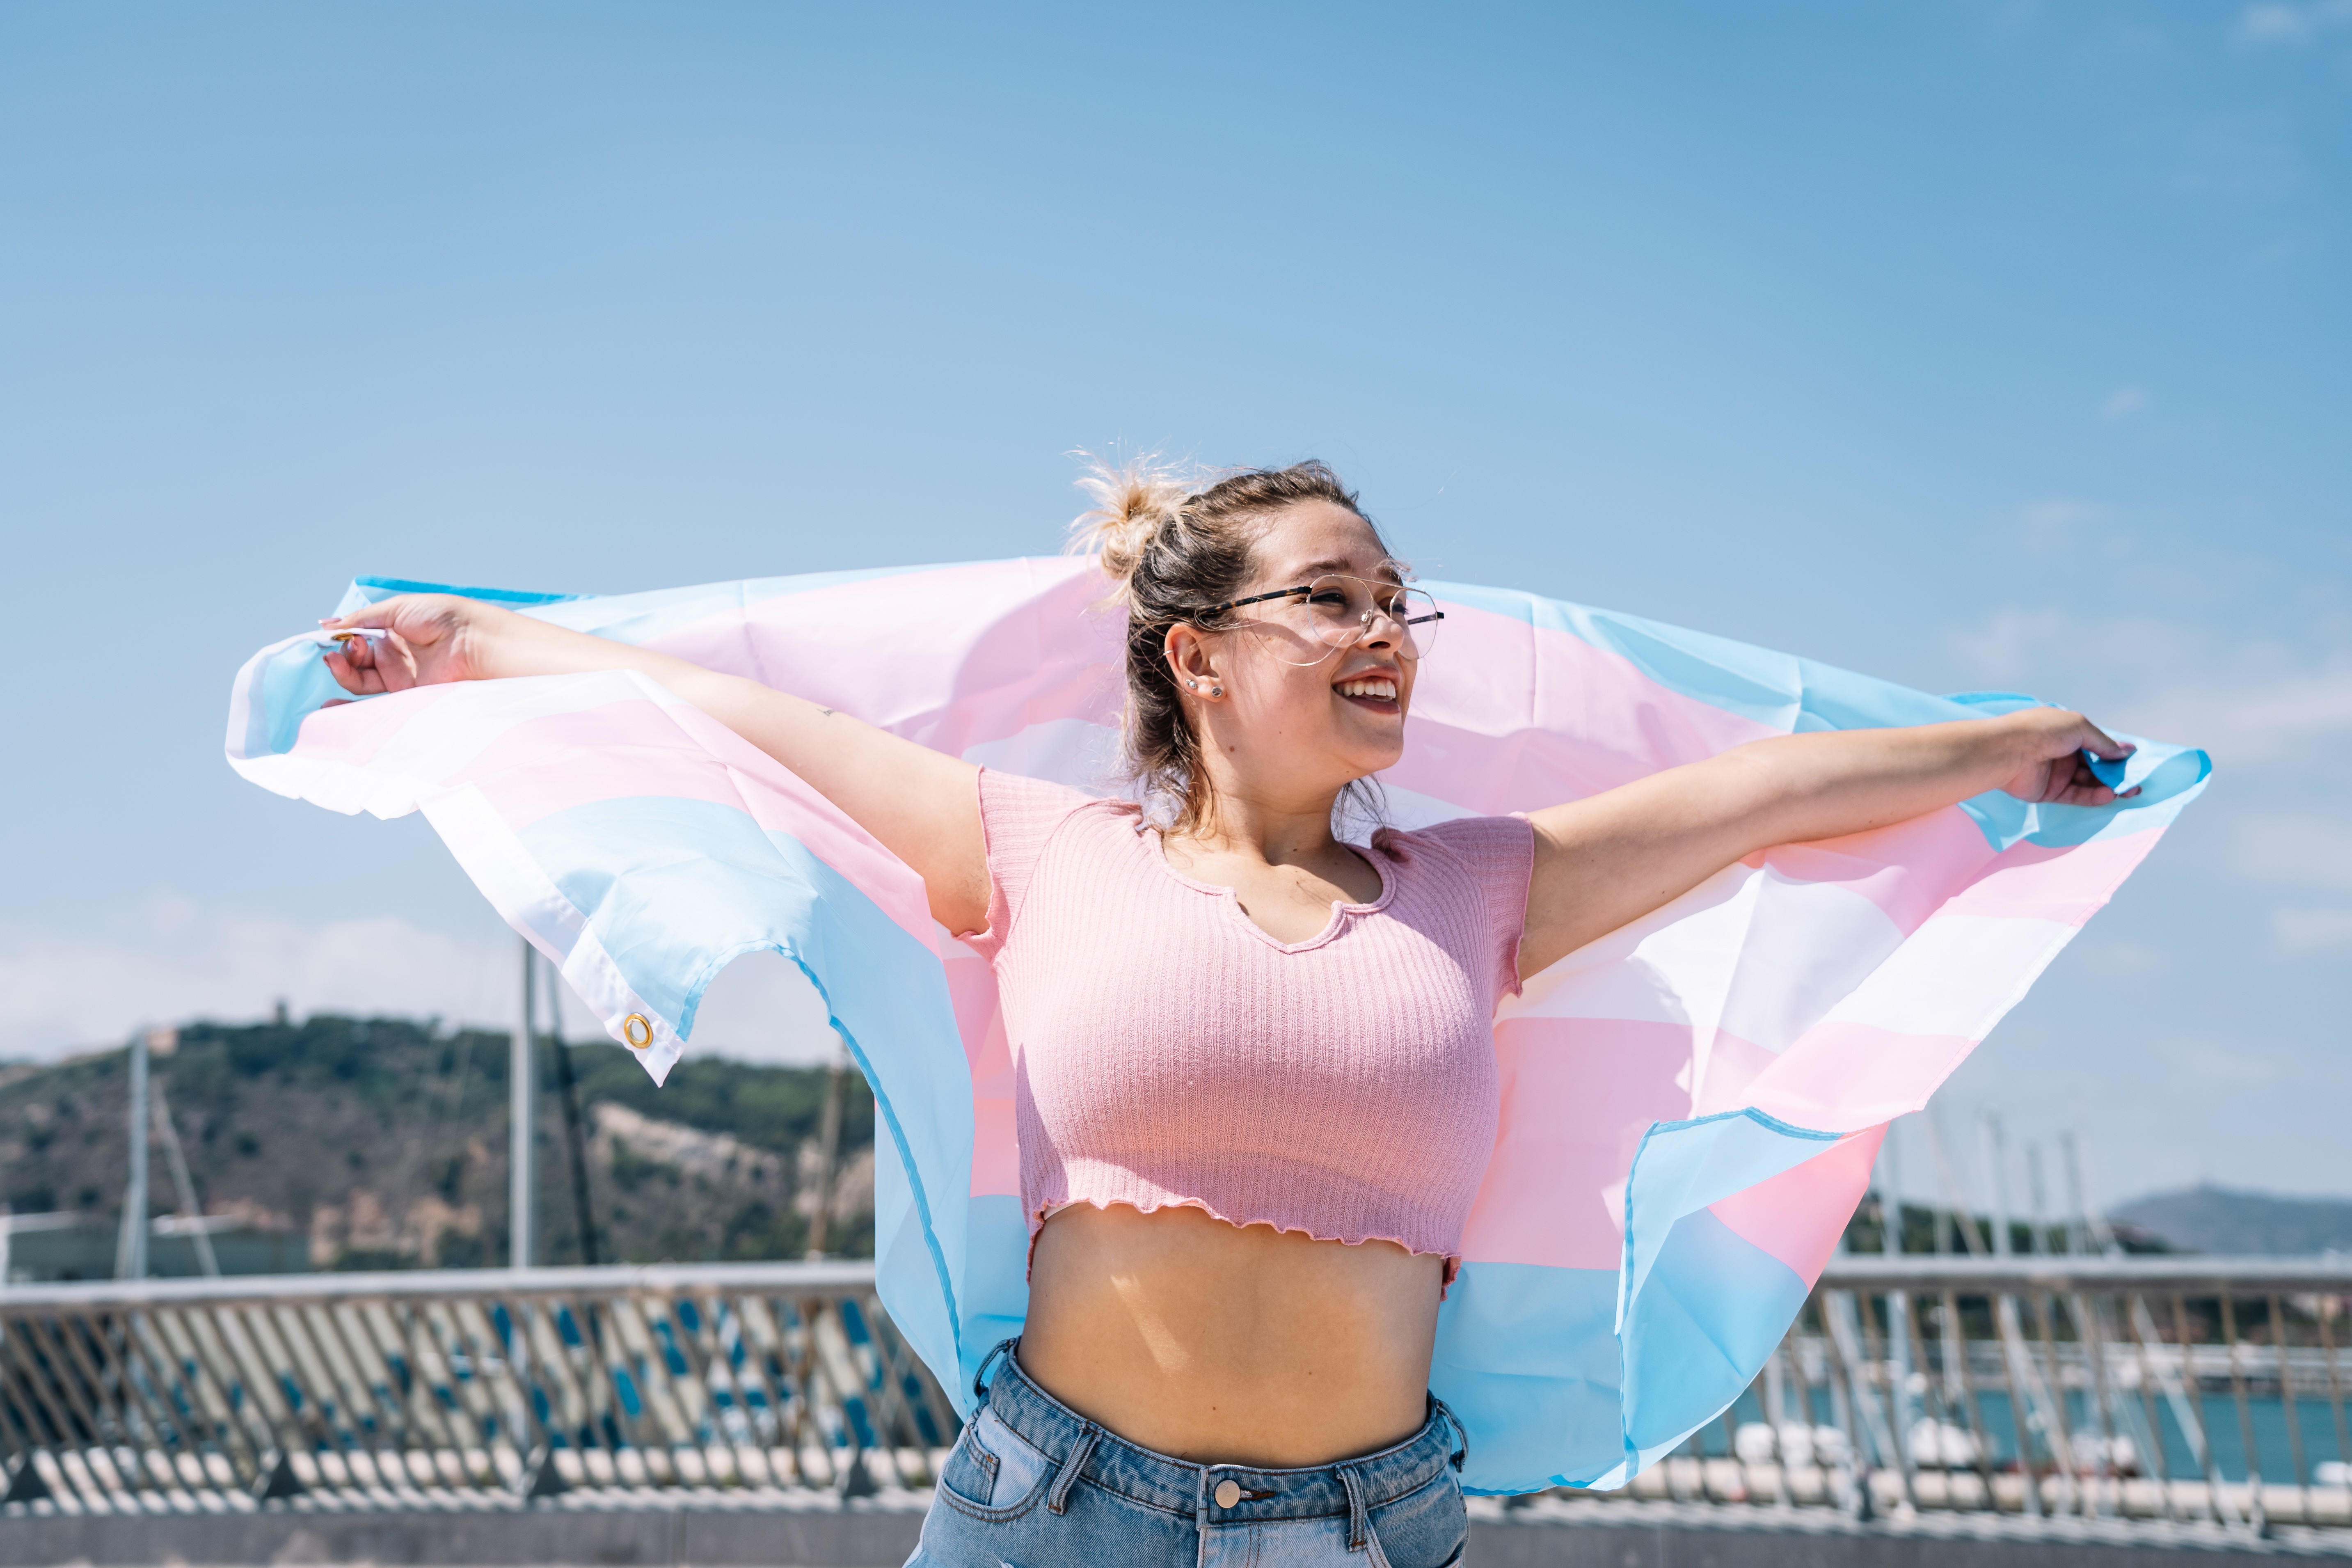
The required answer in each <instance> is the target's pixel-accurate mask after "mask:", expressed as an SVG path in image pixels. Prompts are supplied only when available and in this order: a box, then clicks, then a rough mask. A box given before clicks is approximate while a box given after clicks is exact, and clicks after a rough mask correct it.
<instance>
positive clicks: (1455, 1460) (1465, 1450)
mask: <svg viewBox="0 0 2352 1568" xmlns="http://www.w3.org/2000/svg"><path fill="white" fill-rule="evenodd" d="M1429 1403H1430V1405H1431V1407H1432V1409H1433V1411H1434V1412H1435V1413H1436V1414H1437V1415H1443V1416H1444V1417H1445V1424H1446V1425H1447V1426H1451V1427H1453V1428H1454V1452H1453V1453H1452V1454H1451V1455H1450V1456H1448V1457H1447V1460H1446V1462H1447V1463H1448V1464H1451V1465H1452V1466H1453V1467H1454V1468H1455V1469H1456V1470H1459V1469H1460V1468H1462V1461H1463V1460H1464V1459H1465V1458H1469V1456H1470V1429H1469V1428H1468V1427H1466V1426H1463V1425H1462V1418H1461V1417H1460V1416H1458V1415H1454V1411H1453V1410H1452V1408H1451V1407H1450V1406H1448V1405H1446V1403H1445V1401H1444V1400H1443V1399H1440V1398H1438V1397H1437V1395H1435V1394H1431V1395H1430V1396H1429Z"/></svg>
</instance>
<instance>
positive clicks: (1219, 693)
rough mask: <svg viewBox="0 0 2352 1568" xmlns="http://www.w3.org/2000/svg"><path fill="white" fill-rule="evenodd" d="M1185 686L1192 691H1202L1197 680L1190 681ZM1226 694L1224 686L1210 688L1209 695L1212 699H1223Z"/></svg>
mask: <svg viewBox="0 0 2352 1568" xmlns="http://www.w3.org/2000/svg"><path fill="white" fill-rule="evenodd" d="M1184 684H1185V686H1186V687H1187V688H1189V689H1192V690H1194V691H1198V690H1200V689H1201V683H1200V682H1199V681H1197V680H1188V681H1186V682H1185V683H1184ZM1224 694H1225V689H1224V688H1223V687H1222V686H1212V687H1211V688H1209V695H1210V696H1212V697H1223V695H1224Z"/></svg>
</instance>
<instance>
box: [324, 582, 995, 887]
mask: <svg viewBox="0 0 2352 1568" xmlns="http://www.w3.org/2000/svg"><path fill="white" fill-rule="evenodd" d="M320 625H321V626H325V627H326V629H327V630H329V631H350V630H356V629H358V628H360V627H362V626H365V627H374V628H380V629H381V630H383V632H385V633H386V634H388V635H386V636H384V637H380V638H368V637H352V638H349V639H347V640H345V641H344V642H343V643H342V645H341V647H340V648H338V649H337V650H336V651H335V652H332V653H330V654H329V655H327V660H326V662H327V668H328V669H329V670H330V671H331V672H332V673H333V675H334V677H335V679H336V680H337V681H338V682H340V683H341V686H342V688H343V689H344V690H346V691H351V692H356V693H359V694H361V695H363V696H367V695H373V694H374V693H377V692H382V691H401V690H405V689H407V688H409V687H412V686H430V685H434V684H436V683H437V682H441V681H446V680H483V679H490V678H492V677H497V676H509V675H572V674H578V673H582V672H584V671H588V670H596V669H635V670H641V671H643V672H644V673H645V674H646V675H649V676H651V677H652V678H653V679H656V680H658V681H660V682H661V683H662V684H663V685H664V686H666V687H667V688H668V689H670V690H671V691H673V692H676V693H677V695H678V696H680V697H682V698H684V699H685V700H688V702H691V703H693V704H694V705H695V706H696V707H698V708H699V709H701V710H703V711H704V712H706V713H708V714H709V715H710V716H711V717H712V718H714V719H716V720H718V721H719V722H720V723H722V724H724V725H726V726H727V727H728V728H729V729H730V730H732V731H735V732H736V733H737V734H739V735H740V736H742V737H743V738H744V739H745V740H747V741H749V742H751V744H753V745H755V746H757V747H759V748H760V750H761V751H763V752H767V753H768V755H770V756H772V757H773V758H775V759H776V761H778V762H780V763H783V764H784V766H786V767H788V768H790V769H791V770H792V771H793V773H797V774H799V775H800V776H801V777H802V778H803V779H804V780H806V781H807V783H808V784H809V786H810V787H811V788H813V789H814V790H815V791H816V792H817V793H818V794H820V795H824V797H825V799H827V800H829V801H831V802H833V804H834V805H837V806H839V807H840V808H841V809H842V810H843V811H844V812H845V813H847V814H848V815H849V816H850V817H851V818H852V819H853V820H854V821H856V823H857V824H858V826H861V827H863V828H865V829H866V831H867V832H868V833H871V834H872V835H874V837H877V838H878V839H880V840H881V841H882V844H883V847H886V848H887V849H888V850H889V851H890V852H891V853H892V854H893V855H896V856H898V858H899V859H901V860H904V861H905V862H906V863H907V864H908V865H909V866H911V867H913V868H915V872H916V874H917V875H918V876H919V877H921V878H922V879H923V886H924V888H925V889H927V890H928V891H929V895H930V903H931V916H932V918H933V919H934V920H937V921H939V922H940V924H941V925H943V926H946V927H947V928H948V929H949V930H950V931H958V932H961V931H977V930H979V929H980V928H981V927H982V926H983V925H985V924H987V922H988V867H987V861H986V858H985V851H984V848H983V845H982V838H981V831H980V796H979V788H978V784H977V774H978V773H979V770H978V769H976V768H974V767H973V766H972V765H971V763H967V762H963V761H961V759H959V758H955V757H950V756H947V755H945V754H944V753H942V752H934V751H932V750H931V749H930V748H929V747H928V746H921V745H918V744H916V743H915V742H912V741H905V740H901V739H899V738H898V736H896V735H893V734H891V733H890V732H889V731H886V730H877V729H876V728H875V727H874V726H873V725H871V724H867V723H864V722H861V721H858V720H856V719H853V718H851V717H849V715H847V714H846V713H836V712H835V711H834V710H832V709H830V708H822V707H819V706H818V705H817V704H815V703H814V702H811V701H808V700H805V699H803V698H799V697H793V696H789V695H787V694H785V693H783V692H781V691H775V690H772V689H769V688H768V687H765V686H762V685H761V684H760V683H759V682H758V681H756V680H745V679H741V678H740V677H738V676H732V675H720V674H718V673H716V672H715V671H712V670H708V669H704V668H702V667H701V666H699V665H695V664H689V663H688V662H687V661H686V660H684V659H682V658H671V657H670V656H669V655H667V654H663V653H655V652H652V651H650V650H648V649H646V648H641V647H629V646H628V645H627V644H625V643H617V642H612V641H609V640H607V639H606V638H604V637H591V636H589V635H588V634H586V633H584V632H575V631H568V630H566V629H565V628H563V627H562V626H550V625H548V624H547V623H546V622H544V621H539V620H533V619H532V618H530V616H519V615H516V614H515V613H514V612H513V611H511V610H505V609H500V608H499V607H498V606H496V605H485V604H483V603H481V602H480V601H478V600H475V599H464V598H458V597H456V596H454V595H446V594H406V595H401V596H400V597H398V598H394V599H386V600H384V601H383V603H382V604H378V605H370V606H368V607H367V608H366V609H363V610H360V611H356V612H354V613H353V614H352V615H349V616H339V617H337V618H335V619H333V620H330V621H323V622H321V623H320Z"/></svg>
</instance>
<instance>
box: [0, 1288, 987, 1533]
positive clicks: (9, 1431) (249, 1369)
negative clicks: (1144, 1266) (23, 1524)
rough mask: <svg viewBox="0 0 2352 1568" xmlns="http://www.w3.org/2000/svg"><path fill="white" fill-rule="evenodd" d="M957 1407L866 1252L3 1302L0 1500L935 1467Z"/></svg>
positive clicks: (403, 1502) (280, 1494)
mask: <svg viewBox="0 0 2352 1568" xmlns="http://www.w3.org/2000/svg"><path fill="white" fill-rule="evenodd" d="M956 1430H957V1423H956V1417H955V1415H954V1412H953V1409H952V1407H951V1406H950V1405H949V1403H948V1401H947V1400H946V1399H945V1398H944V1397H943V1396H942V1395H941V1394H940V1390H939V1389H938V1387H937V1386H936V1385H935V1384H933V1383H932V1382H931V1380H930V1378H929V1374H928V1373H926V1372H925V1371H924V1370H923V1368H922V1365H921V1363H919V1362H918V1361H917V1360H916V1358H915V1356H914V1354H913V1352H911V1351H909V1350H908V1347H907V1345H906V1343H905V1342H904V1341H903V1340H901V1339H900V1338H899V1337H898V1334H897V1332H896V1331H894V1330H893V1329H892V1328H891V1326H890V1324H889V1322H888V1320H887V1318H886V1317H885V1315H884V1314H883V1312H882V1311H881V1310H880V1307H879V1306H878V1304H877V1301H876V1300H875V1297H874V1268H873V1265H872V1264H870V1263H855V1262H842V1263H799V1264H792V1263H787V1264H745V1265H709V1266H699V1267H688V1268H539V1269H523V1270H516V1271H512V1272H507V1271H488V1270H483V1271H436V1272H417V1273H386V1274H343V1275H333V1274H329V1275H289V1276H279V1277H269V1278H264V1277H251V1278H244V1279H173V1280H161V1279H151V1280H144V1281H137V1282H128V1281H126V1282H111V1283H104V1284H91V1285H39V1286H14V1287H10V1288H8V1289H5V1291H0V1452H5V1460H6V1467H7V1481H8V1485H7V1490H6V1493H5V1501H6V1503H7V1504H8V1505H10V1511H15V1510H17V1509H19V1508H21V1509H26V1510H32V1511H36V1512H47V1511H50V1510H57V1511H62V1512H69V1513H71V1512H79V1513H119V1512H156V1511H174V1510H178V1511H184V1510H215V1511H216V1510H219V1509H221V1508H223V1507H228V1508H251V1507H255V1506H258V1505H259V1504H261V1503H264V1502H268V1501H270V1500H276V1499H283V1498H294V1497H302V1496H306V1495H311V1496H313V1498H314V1502H327V1503H331V1504H333V1505H334V1506H346V1507H385V1508H397V1507H417V1506H439V1507H448V1506H467V1505H483V1504H493V1503H499V1502H509V1501H512V1500H518V1499H522V1500H530V1499H538V1498H545V1497H549V1496H553V1495H557V1494H561V1493H563V1492H567V1491H578V1490H583V1489H608V1490H610V1489H617V1490H619V1491H622V1492H642V1491H645V1490H646V1489H669V1488H678V1487H686V1488H716V1489H759V1490H762V1491H774V1490H777V1489H785V1490H790V1491H793V1492H802V1493H805V1492H806V1491H808V1490H810V1489H831V1490H833V1491H835V1492H838V1493H841V1494H844V1495H847V1496H853V1497H855V1496H860V1495H865V1494H868V1493H872V1492H874V1491H876V1490H877V1489H881V1488H883V1487H908V1488H921V1487H928V1486H929V1484H930V1476H931V1465H932V1463H933V1459H934V1456H935V1455H936V1454H937V1453H938V1452H939V1450H940V1449H941V1448H942V1447H944V1446H945V1445H947V1444H949V1443H950V1442H952V1441H953V1440H954V1436H955V1432H956Z"/></svg>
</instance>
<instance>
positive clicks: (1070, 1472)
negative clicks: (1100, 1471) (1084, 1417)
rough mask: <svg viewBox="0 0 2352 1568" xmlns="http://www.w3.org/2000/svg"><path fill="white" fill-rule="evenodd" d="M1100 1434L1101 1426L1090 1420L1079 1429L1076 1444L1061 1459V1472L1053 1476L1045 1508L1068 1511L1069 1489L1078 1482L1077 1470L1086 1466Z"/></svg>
mask: <svg viewBox="0 0 2352 1568" xmlns="http://www.w3.org/2000/svg"><path fill="white" fill-rule="evenodd" d="M1099 1436H1102V1428H1101V1427H1099V1426H1096V1425H1095V1424H1094V1423H1093V1422H1091V1421H1089V1422H1087V1424H1086V1426H1084V1427H1082V1428H1081V1429H1080V1430H1079V1432H1078V1442H1077V1446H1076V1447H1074V1448H1072V1449H1071V1450H1070V1457H1069V1458H1066V1459H1065V1460H1063V1461H1062V1473H1061V1474H1060V1475H1058V1476H1055V1478H1054V1489H1053V1490H1052V1491H1051V1492H1050V1493H1048V1494H1047V1495H1046V1498H1045V1506H1046V1508H1047V1509H1049V1510H1052V1511H1053V1512H1055V1513H1067V1512H1069V1510H1070V1489H1071V1488H1072V1487H1074V1486H1076V1485H1077V1484H1078V1472H1079V1471H1080V1470H1083V1469H1085V1468H1087V1459H1089V1458H1092V1457H1093V1455H1094V1451H1095V1439H1096V1438H1097V1437H1099Z"/></svg>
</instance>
